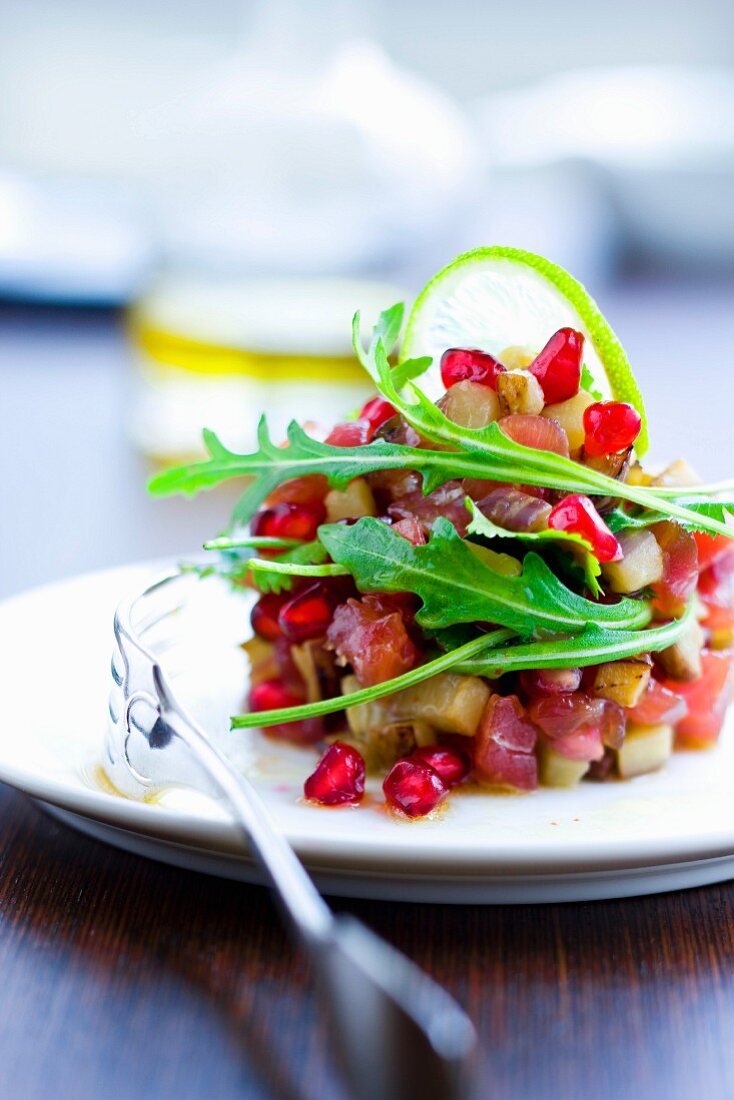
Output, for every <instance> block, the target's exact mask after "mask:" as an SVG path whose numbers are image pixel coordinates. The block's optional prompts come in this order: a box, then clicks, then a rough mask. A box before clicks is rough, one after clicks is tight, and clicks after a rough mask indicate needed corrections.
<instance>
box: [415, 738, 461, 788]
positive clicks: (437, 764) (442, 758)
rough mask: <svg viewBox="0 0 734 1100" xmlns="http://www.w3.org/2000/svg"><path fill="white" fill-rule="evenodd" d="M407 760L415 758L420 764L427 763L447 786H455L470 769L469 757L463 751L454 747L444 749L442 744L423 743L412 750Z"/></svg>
mask: <svg viewBox="0 0 734 1100" xmlns="http://www.w3.org/2000/svg"><path fill="white" fill-rule="evenodd" d="M408 759H409V760H417V761H418V763H420V764H428V765H429V767H431V768H433V770H434V771H435V772H438V774H439V775H440V776H441V778H442V779H443V781H444V783H445V784H446V786H447V787H455V786H456V784H457V783H461V781H462V779H466V777H467V775H468V774H469V772H470V771H471V762H470V760H469V757H468V756H466V755H465V754H464V753H463V752H456V751H455V750H454V749H446V748H444V747H443V746H442V745H424V746H422V747H421V748H419V749H416V750H415V752H412V753H411V754H410V756H409V758H408Z"/></svg>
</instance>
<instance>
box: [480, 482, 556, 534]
mask: <svg viewBox="0 0 734 1100" xmlns="http://www.w3.org/2000/svg"><path fill="white" fill-rule="evenodd" d="M477 507H478V508H479V511H480V512H482V513H483V514H484V515H485V516H487V518H488V519H491V520H492V522H493V523H496V524H497V525H498V526H499V527H504V528H505V529H506V530H507V531H521V532H525V531H543V530H544V529H545V528H547V526H548V516H549V515H550V514H551V511H552V509H551V506H550V504H548V502H547V501H545V500H540V499H539V498H538V497H534V496H531V494H530V493H524V492H522V490H521V489H516V488H515V487H514V486H513V485H502V486H500V487H499V488H497V489H493V490H492V492H491V493H487V495H486V496H485V497H483V498H482V499H481V500H480V501H479V502H478V504H477Z"/></svg>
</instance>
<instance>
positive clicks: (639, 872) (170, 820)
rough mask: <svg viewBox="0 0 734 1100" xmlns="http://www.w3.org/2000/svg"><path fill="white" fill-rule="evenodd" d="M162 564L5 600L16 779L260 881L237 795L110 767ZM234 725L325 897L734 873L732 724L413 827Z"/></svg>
mask: <svg viewBox="0 0 734 1100" xmlns="http://www.w3.org/2000/svg"><path fill="white" fill-rule="evenodd" d="M149 577H150V567H149V566H133V567H128V568H125V569H117V570H112V571H110V572H106V573H97V574H92V575H90V576H86V577H81V578H78V579H76V580H71V581H67V582H64V583H62V584H56V585H51V586H48V587H46V588H41V589H36V590H34V591H33V592H30V593H28V594H27V595H23V596H19V597H16V598H14V599H12V600H8V601H6V602H5V603H4V604H2V605H0V648H1V649H2V666H1V667H2V672H3V675H2V684H3V690H2V692H0V779H1V780H4V781H5V782H7V783H10V784H11V785H12V786H14V787H17V788H18V789H19V790H22V791H26V792H27V793H28V794H30V795H32V796H33V797H34V798H36V799H38V800H39V801H40V802H42V803H43V804H44V805H45V806H46V807H47V808H48V809H49V810H50V811H51V812H53V813H54V814H55V815H56V816H59V817H61V818H62V819H63V820H65V821H67V822H68V823H69V824H71V825H73V826H74V827H76V828H78V829H80V830H81V831H83V832H86V833H89V834H90V835H92V836H95V837H98V838H99V839H102V840H106V841H108V842H109V843H111V844H114V845H117V846H118V847H120V848H124V849H128V850H130V851H133V852H137V853H140V854H143V855H146V856H150V857H153V858H155V859H160V860H163V861H164V862H168V863H174V864H177V865H180V866H184V867H190V868H193V869H196V870H201V871H206V872H210V873H214V874H220V875H226V876H229V877H232V878H240V879H245V880H251V881H257V880H258V874H257V871H256V869H255V866H254V865H253V863H252V862H251V860H250V859H249V857H248V855H247V853H246V852H245V851H243V848H242V845H241V843H240V841H239V839H238V835H237V833H236V831H235V829H234V827H233V825H232V823H231V822H230V820H229V819H228V816H227V813H226V809H225V808H224V807H223V806H221V805H219V804H217V803H214V802H212V801H210V800H209V799H207V798H205V797H203V796H201V795H198V794H197V793H196V792H192V791H183V790H178V791H170V792H167V793H166V794H165V795H164V796H163V797H162V798H161V799H160V801H159V802H157V803H153V804H151V803H143V802H136V801H132V800H129V799H125V798H121V797H119V796H116V795H114V794H111V793H108V792H107V791H105V790H103V789H101V788H100V786H99V785H98V783H97V781H96V779H95V774H96V773H95V768H96V766H97V765H98V764H99V762H100V761H101V759H102V751H103V745H104V737H105V716H106V704H107V694H108V690H109V661H110V654H111V650H112V613H113V610H114V607H115V605H116V604H117V602H118V601H119V600H120V599H121V598H122V597H124V596H126V595H127V594H130V593H132V592H134V591H135V590H136V589H137V588H139V587H142V585H143V584H144V582H145V581H146V580H147V579H149ZM202 587H203V586H202ZM231 599H237V597H231ZM246 610H247V609H246V607H245V606H244V605H243V608H242V619H243V624H244V622H245V620H246V617H247V616H246ZM231 655H232V654H231V652H230V657H231ZM164 663H165V662H164ZM189 686H190V685H189ZM225 736H229V737H230V738H231V741H230V742H229V744H230V748H231V750H232V755H233V757H234V758H236V759H239V760H240V762H241V764H242V766H243V767H245V768H246V770H247V771H248V774H250V776H251V777H252V778H253V779H254V780H255V782H256V783H257V785H258V787H259V789H260V791H261V793H262V794H263V796H264V798H265V800H266V802H267V803H268V805H269V807H270V809H271V811H272V813H273V816H274V818H275V820H276V822H277V823H278V825H279V827H280V828H281V829H283V831H284V832H285V833H286V835H287V836H288V838H289V840H290V841H291V842H292V844H293V845H294V846H295V848H296V850H297V851H298V853H299V854H300V856H301V857H302V859H303V860H304V862H305V864H306V866H307V867H308V868H309V870H311V871H312V872H313V874H314V877H315V878H316V880H317V882H318V883H319V885H320V886H321V888H322V889H324V890H325V891H326V892H331V893H340V894H344V895H351V896H357V897H372V898H387V899H399V900H405V901H430V902H461V903H499V902H502V903H504V902H543V901H578V900H585V899H593V898H605V897H624V896H630V895H637V894H648V893H654V892H657V891H661V890H670V889H678V888H680V887H685V886H696V885H701V884H704V883H711V882H720V881H723V880H725V879H729V878H734V736H732V731H731V728H730V729H729V731H728V735H727V733H725V735H724V737H723V741H722V744H721V745H720V746H719V747H718V748H716V749H715V750H713V751H710V752H707V753H679V754H676V756H675V757H674V759H673V760H672V762H671V763H670V764H669V766H668V767H667V768H666V769H665V770H664V771H663V772H660V773H658V774H655V775H650V776H643V777H640V778H638V779H635V780H632V781H631V782H627V783H614V784H609V785H597V784H591V783H589V784H582V786H581V787H580V788H579V789H578V790H573V791H553V790H542V791H538V792H536V793H534V794H531V795H526V796H522V797H519V796H518V797H499V796H494V797H493V796H487V795H479V794H461V795H459V796H458V797H454V798H453V799H451V800H450V803H449V805H448V807H447V809H446V811H445V812H444V813H443V814H442V815H441V816H439V817H438V818H437V819H436V820H428V821H418V822H413V823H404V822H400V821H395V820H392V819H391V818H389V817H388V816H387V815H386V814H385V813H383V812H382V811H381V810H380V808H379V803H378V799H377V797H375V798H374V799H373V800H371V802H370V804H369V805H367V806H362V807H360V808H358V809H341V810H324V809H318V808H315V807H312V806H308V805H305V804H303V803H302V802H299V800H298V795H299V791H300V787H301V783H302V781H303V778H304V777H305V775H306V774H307V773H308V772H309V771H310V769H311V766H312V763H313V761H314V759H315V754H314V752H313V751H312V750H306V749H303V750H302V749H293V748H288V747H286V746H281V745H278V744H276V743H274V742H273V741H267V740H266V739H264V738H262V737H261V736H260V735H259V734H254V735H250V734H243V733H237V734H229V735H225ZM377 790H379V787H378V788H377ZM373 793H375V788H374V787H373Z"/></svg>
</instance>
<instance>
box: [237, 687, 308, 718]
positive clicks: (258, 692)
mask: <svg viewBox="0 0 734 1100" xmlns="http://www.w3.org/2000/svg"><path fill="white" fill-rule="evenodd" d="M302 702H303V697H302V696H301V695H297V694H296V693H295V692H294V691H290V690H289V689H288V688H287V687H286V686H285V684H284V683H283V681H282V680H261V681H260V683H259V684H255V685H254V687H253V688H252V690H251V691H250V700H249V705H250V710H254V711H260V710H280V709H281V708H282V707H297V706H300V705H301V703H302Z"/></svg>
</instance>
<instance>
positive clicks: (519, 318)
mask: <svg viewBox="0 0 734 1100" xmlns="http://www.w3.org/2000/svg"><path fill="white" fill-rule="evenodd" d="M566 325H568V326H570V327H571V328H575V329H577V330H578V331H579V332H582V333H583V334H584V337H585V338H586V345H585V349H584V361H585V363H586V365H587V367H588V368H589V370H590V371H591V373H592V375H593V376H594V380H595V381H596V383H597V386H598V387H599V389H600V390H601V391H602V393H603V394H604V396H605V397H613V398H614V399H615V400H617V401H627V402H629V404H630V405H634V407H635V408H636V409H637V411H638V412H639V414H640V416H641V417H642V430H641V432H640V435H639V438H638V440H637V443H636V445H635V446H636V449H637V453H638V454H640V455H642V454H644V452H645V451H646V450H647V446H648V435H647V420H646V417H645V405H644V402H643V400H642V394H641V393H640V389H639V386H638V385H637V382H636V381H635V378H634V375H633V374H632V368H631V367H630V365H629V361H628V359H627V356H626V355H625V353H624V348H623V347H622V345H621V344H620V342H619V340H618V339H617V337H616V335H615V334H614V332H613V330H612V329H611V327H610V326H609V324H608V323H607V321H606V320H605V319H604V317H603V316H602V314H601V312H600V311H599V307H598V306H597V304H596V302H595V301H594V299H593V298H592V297H591V296H590V295H589V294H588V293H587V292H586V290H585V289H584V287H583V286H582V285H581V283H579V282H578V281H577V280H576V279H574V278H573V276H571V275H569V274H568V272H567V271H564V270H563V268H562V267H559V266H558V265H557V264H553V263H551V262H550V260H546V259H544V258H543V257H542V256H536V255H535V254H534V253H533V252H524V251H523V250H522V249H519V248H505V247H504V246H502V245H494V246H493V247H491V248H476V249H474V250H473V251H472V252H465V253H464V254H463V255H462V256H459V257H458V259H456V260H454V262H453V263H451V264H449V265H448V267H445V268H444V269H443V270H442V271H439V273H438V275H436V276H434V278H433V279H431V281H430V283H428V285H427V286H426V287H425V289H424V290H423V291H422V292H421V294H420V295H419V296H418V299H417V301H416V303H415V305H414V306H413V309H412V312H411V314H410V318H409V319H408V326H407V329H406V332H405V338H404V340H403V346H402V352H401V355H402V358H404V359H409V358H410V359H412V358H414V357H418V356H421V355H430V356H431V357H432V358H433V366H432V367H431V369H430V371H429V372H428V374H427V375H425V376H424V378H425V380H426V382H427V386H426V389H427V390H429V391H435V392H433V393H431V396H437V395H438V393H440V392H442V390H443V387H442V386H441V380H440V373H439V362H440V359H441V355H442V354H443V352H444V351H445V350H446V349H447V348H452V347H460V348H461V347H463V348H480V349H481V350H482V351H488V352H490V353H491V354H493V355H498V354H499V353H500V352H501V351H502V350H503V349H504V348H506V347H509V346H510V345H527V346H529V347H532V348H537V349H538V350H540V349H541V348H542V347H543V345H544V344H545V343H546V341H547V340H548V339H549V338H550V337H551V336H552V335H553V333H554V332H556V331H557V329H559V328H563V327H564V326H566Z"/></svg>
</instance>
